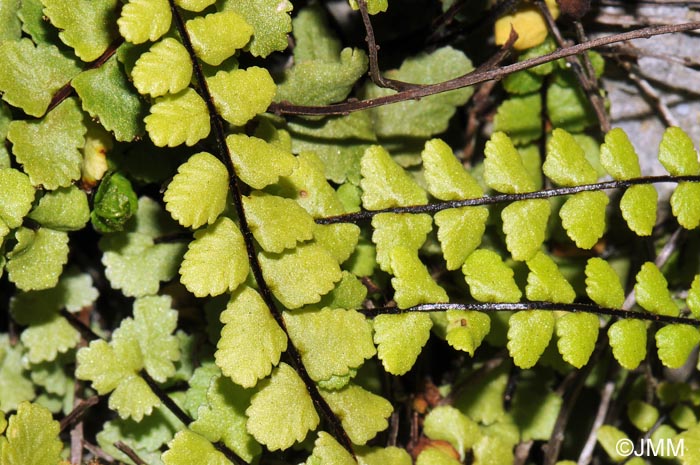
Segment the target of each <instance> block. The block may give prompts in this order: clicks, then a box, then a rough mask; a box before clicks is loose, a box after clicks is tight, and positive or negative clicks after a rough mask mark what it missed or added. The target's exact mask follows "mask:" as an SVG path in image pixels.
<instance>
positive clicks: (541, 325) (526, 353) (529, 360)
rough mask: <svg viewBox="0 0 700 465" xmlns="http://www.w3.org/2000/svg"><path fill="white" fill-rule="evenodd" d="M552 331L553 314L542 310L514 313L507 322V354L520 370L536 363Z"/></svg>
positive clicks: (547, 343)
mask: <svg viewBox="0 0 700 465" xmlns="http://www.w3.org/2000/svg"><path fill="white" fill-rule="evenodd" d="M553 330H554V314H553V313H552V312H548V311H544V310H525V311H521V312H516V313H514V314H513V315H512V316H511V317H510V320H509V321H508V352H509V353H510V356H511V357H513V362H514V363H515V364H516V365H517V366H518V367H520V368H523V369H525V368H530V367H532V366H534V365H535V363H537V360H539V358H540V356H541V355H542V353H543V352H544V349H546V348H547V346H548V345H549V340H550V339H551V338H552V332H553Z"/></svg>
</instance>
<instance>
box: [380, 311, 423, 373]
mask: <svg viewBox="0 0 700 465" xmlns="http://www.w3.org/2000/svg"><path fill="white" fill-rule="evenodd" d="M432 326H433V322H432V320H431V319H430V315H428V314H426V313H419V312H412V313H403V314H400V315H379V316H377V317H376V318H375V319H374V343H375V344H377V354H378V355H379V359H380V360H381V361H382V365H384V369H385V370H386V371H387V372H389V373H391V374H392V375H403V374H404V373H406V372H407V371H408V370H410V369H411V367H412V366H413V364H414V363H416V358H418V354H420V352H421V349H422V348H423V346H424V345H425V343H426V342H428V338H429V337H430V328H431V327H432Z"/></svg>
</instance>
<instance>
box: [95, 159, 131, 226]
mask: <svg viewBox="0 0 700 465" xmlns="http://www.w3.org/2000/svg"><path fill="white" fill-rule="evenodd" d="M138 207H139V201H138V199H137V198H136V192H134V188H133V187H132V186H131V182H130V181H129V180H128V179H127V178H125V177H124V176H122V175H121V174H120V173H116V172H112V173H109V174H107V175H106V176H105V177H104V178H103V179H102V182H100V185H99V187H98V188H97V192H96V193H95V196H94V197H93V201H92V213H91V214H90V220H91V222H92V226H93V228H95V230H96V231H98V232H101V233H103V234H106V233H111V232H118V231H123V230H124V228H125V227H126V225H127V224H128V223H129V221H130V220H131V218H132V217H133V216H134V214H136V212H137V211H138Z"/></svg>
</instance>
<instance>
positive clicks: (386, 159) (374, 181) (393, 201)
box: [360, 145, 428, 210]
mask: <svg viewBox="0 0 700 465" xmlns="http://www.w3.org/2000/svg"><path fill="white" fill-rule="evenodd" d="M361 163H362V164H361V167H362V168H361V170H362V181H360V186H361V187H362V205H363V206H364V207H365V208H366V209H367V210H381V209H383V208H391V207H404V206H408V205H423V204H426V203H428V196H427V195H426V194H425V191H424V190H423V189H422V188H421V187H420V186H419V185H418V184H417V183H416V182H415V181H414V180H413V178H411V176H410V175H409V174H408V173H406V172H405V171H404V170H403V168H401V167H400V166H399V165H397V164H396V162H395V161H394V160H392V158H391V156H390V155H389V153H388V152H387V151H386V150H385V149H384V148H383V147H381V146H379V145H373V146H371V147H370V148H368V149H367V150H366V151H365V154H364V155H363V157H362V162H361ZM387 179H391V180H392V182H390V183H388V182H386V180H387Z"/></svg>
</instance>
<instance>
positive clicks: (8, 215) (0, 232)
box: [0, 168, 35, 240]
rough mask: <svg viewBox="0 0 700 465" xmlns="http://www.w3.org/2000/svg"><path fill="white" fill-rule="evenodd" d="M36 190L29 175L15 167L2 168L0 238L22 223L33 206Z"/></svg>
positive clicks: (0, 175) (0, 182)
mask: <svg viewBox="0 0 700 465" xmlns="http://www.w3.org/2000/svg"><path fill="white" fill-rule="evenodd" d="M34 195H35V191H34V188H33V187H32V184H31V182H30V181H29V177H28V176H27V175H26V174H24V173H22V172H21V171H18V170H16V169H13V168H3V169H0V240H2V238H3V237H4V236H5V235H6V234H7V233H8V232H10V229H11V228H12V229H14V228H16V227H18V226H20V225H21V224H22V218H24V217H25V215H26V214H27V213H29V210H30V209H31V208H32V202H33V201H34Z"/></svg>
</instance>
